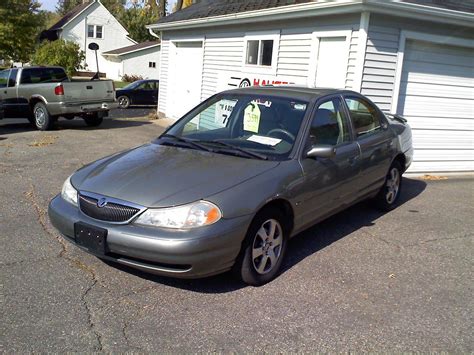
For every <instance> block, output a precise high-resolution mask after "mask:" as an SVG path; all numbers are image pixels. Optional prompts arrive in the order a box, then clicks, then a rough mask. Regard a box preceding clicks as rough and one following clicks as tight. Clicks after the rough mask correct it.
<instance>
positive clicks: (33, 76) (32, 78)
mask: <svg viewBox="0 0 474 355" xmlns="http://www.w3.org/2000/svg"><path fill="white" fill-rule="evenodd" d="M64 80H67V75H66V73H65V72H64V69H62V68H27V69H23V72H22V74H21V84H39V83H59V82H61V81H64Z"/></svg>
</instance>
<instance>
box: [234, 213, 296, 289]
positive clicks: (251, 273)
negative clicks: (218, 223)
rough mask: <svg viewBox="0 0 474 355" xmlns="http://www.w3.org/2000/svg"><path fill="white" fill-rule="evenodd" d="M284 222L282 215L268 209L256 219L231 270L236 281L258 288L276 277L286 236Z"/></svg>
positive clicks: (286, 239) (284, 249)
mask: <svg viewBox="0 0 474 355" xmlns="http://www.w3.org/2000/svg"><path fill="white" fill-rule="evenodd" d="M284 222H285V218H284V216H283V213H282V212H281V211H280V210H278V209H276V208H267V209H265V210H262V211H261V212H259V213H258V214H257V215H256V216H255V218H254V220H253V221H252V223H251V224H250V227H249V229H248V231H247V234H246V236H245V239H244V242H243V243H242V249H241V251H240V254H239V256H238V257H237V260H236V262H235V265H234V267H233V270H232V271H233V273H234V275H235V276H236V277H237V278H239V279H240V280H242V281H243V282H245V283H246V284H248V285H252V286H261V285H264V284H266V283H267V282H270V281H271V280H273V279H274V278H275V277H276V276H277V275H278V274H279V272H280V268H281V264H282V262H283V259H284V256H285V253H286V249H287V244H288V234H289V231H288V228H287V224H286V223H284ZM272 230H273V233H272ZM272 255H273V258H272Z"/></svg>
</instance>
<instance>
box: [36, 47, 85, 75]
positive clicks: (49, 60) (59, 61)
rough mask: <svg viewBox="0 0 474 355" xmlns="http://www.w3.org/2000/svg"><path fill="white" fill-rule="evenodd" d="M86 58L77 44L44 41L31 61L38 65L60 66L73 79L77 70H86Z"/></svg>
mask: <svg viewBox="0 0 474 355" xmlns="http://www.w3.org/2000/svg"><path fill="white" fill-rule="evenodd" d="M85 58H86V56H85V54H84V51H82V50H80V47H79V45H78V44H77V43H75V42H71V41H65V40H63V39H58V40H56V41H54V42H48V41H43V42H42V43H41V45H40V46H39V47H38V49H37V50H36V52H35V54H34V55H33V57H32V59H31V61H32V63H33V64H36V65H58V66H60V67H63V68H64V69H65V70H66V73H67V75H68V76H69V77H71V76H72V75H73V74H74V73H75V72H76V71H77V70H79V69H84V66H83V65H82V63H83V62H84V59H85Z"/></svg>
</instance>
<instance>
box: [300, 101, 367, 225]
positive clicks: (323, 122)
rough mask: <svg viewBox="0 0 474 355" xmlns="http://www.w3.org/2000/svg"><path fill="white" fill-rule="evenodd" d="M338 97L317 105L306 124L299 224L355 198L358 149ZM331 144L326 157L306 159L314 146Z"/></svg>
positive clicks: (330, 211)
mask: <svg viewBox="0 0 474 355" xmlns="http://www.w3.org/2000/svg"><path fill="white" fill-rule="evenodd" d="M350 127H351V125H350V121H349V118H348V117H347V113H346V111H345V109H344V105H343V101H342V97H340V96H333V97H331V98H329V99H327V100H325V101H323V102H321V103H319V104H318V106H317V108H316V110H315V111H314V114H313V117H312V120H311V126H310V127H309V130H308V133H307V137H306V143H305V149H304V151H303V155H302V157H301V167H302V169H303V176H304V182H303V184H302V185H303V191H301V193H302V202H301V210H300V214H301V218H302V219H301V224H303V225H308V224H312V223H314V222H315V221H317V220H319V219H321V218H324V217H325V216H327V215H329V214H331V213H332V212H334V211H336V210H338V209H340V208H343V207H344V206H346V205H349V204H351V203H352V202H353V201H354V199H355V198H356V191H355V190H356V186H355V184H354V183H355V182H356V181H357V177H358V174H359V169H360V167H359V158H360V150H359V146H358V144H357V143H355V142H354V140H353V134H352V131H351V128H350ZM327 146H330V147H333V148H334V151H335V154H334V156H332V157H328V158H322V157H321V158H320V157H317V158H309V157H307V156H306V154H307V153H308V151H309V150H310V149H311V148H314V147H327Z"/></svg>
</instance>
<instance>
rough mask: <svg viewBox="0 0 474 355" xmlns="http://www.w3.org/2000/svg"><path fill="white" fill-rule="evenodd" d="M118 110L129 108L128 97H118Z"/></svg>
mask: <svg viewBox="0 0 474 355" xmlns="http://www.w3.org/2000/svg"><path fill="white" fill-rule="evenodd" d="M117 101H118V104H119V107H120V108H128V107H129V106H130V99H129V98H128V96H125V95H123V96H119V98H118V99H117Z"/></svg>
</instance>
